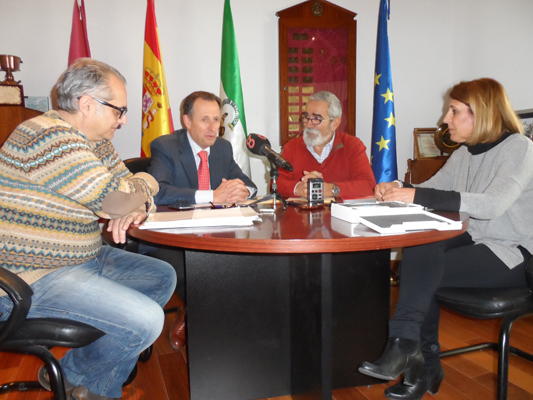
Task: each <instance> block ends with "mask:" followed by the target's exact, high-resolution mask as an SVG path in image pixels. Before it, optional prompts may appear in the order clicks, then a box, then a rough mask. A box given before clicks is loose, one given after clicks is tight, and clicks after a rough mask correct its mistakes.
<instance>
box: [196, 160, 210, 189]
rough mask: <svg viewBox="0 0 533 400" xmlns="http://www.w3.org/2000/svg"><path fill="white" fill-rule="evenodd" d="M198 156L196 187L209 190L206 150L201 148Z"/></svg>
mask: <svg viewBox="0 0 533 400" xmlns="http://www.w3.org/2000/svg"><path fill="white" fill-rule="evenodd" d="M198 155H199V156H200V166H199V167H198V189H199V190H209V165H208V164H207V151H205V150H202V151H200V152H199V153H198Z"/></svg>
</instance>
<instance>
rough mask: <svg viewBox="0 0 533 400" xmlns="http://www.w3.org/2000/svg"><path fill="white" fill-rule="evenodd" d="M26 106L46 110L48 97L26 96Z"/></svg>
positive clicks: (48, 102) (48, 105) (48, 108)
mask: <svg viewBox="0 0 533 400" xmlns="http://www.w3.org/2000/svg"><path fill="white" fill-rule="evenodd" d="M25 102H26V108H31V109H33V110H37V111H42V112H43V113H44V112H47V111H49V110H50V98H49V97H47V96H26V97H25Z"/></svg>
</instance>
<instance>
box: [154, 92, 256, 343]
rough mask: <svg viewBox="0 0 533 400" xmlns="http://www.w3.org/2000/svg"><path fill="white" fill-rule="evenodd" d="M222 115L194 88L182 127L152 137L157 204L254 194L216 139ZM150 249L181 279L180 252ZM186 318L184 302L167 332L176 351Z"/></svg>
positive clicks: (213, 98) (211, 98)
mask: <svg viewBox="0 0 533 400" xmlns="http://www.w3.org/2000/svg"><path fill="white" fill-rule="evenodd" d="M220 119H221V118H220V99H219V98H218V97H217V96H215V95H214V94H212V93H207V92H194V93H191V94H190V95H189V96H187V97H186V98H185V100H183V103H182V122H183V125H184V126H185V128H186V129H180V130H178V131H176V132H174V133H173V134H171V135H165V136H161V137H159V138H157V139H155V140H154V141H152V143H151V145H150V150H151V153H152V154H151V156H152V160H151V164H150V167H149V168H148V172H149V173H150V174H151V175H152V176H153V177H154V178H155V179H156V180H157V181H158V182H159V193H158V194H157V196H155V197H154V201H155V203H156V204H157V205H169V204H174V203H176V202H178V201H180V200H185V201H186V202H187V203H190V204H198V203H208V202H210V201H214V202H222V203H235V202H240V201H244V200H246V198H250V197H253V196H254V195H255V193H256V192H257V188H256V186H255V184H254V183H253V182H252V181H251V180H250V178H248V177H247V176H246V175H245V174H244V173H243V172H242V171H241V169H240V168H239V166H238V165H237V163H236V162H235V161H234V160H233V150H232V147H231V143H230V142H228V141H227V140H225V139H221V138H218V131H219V128H220ZM145 250H146V249H145ZM148 254H150V255H152V256H154V257H156V258H159V259H161V260H165V261H168V262H169V263H170V264H172V266H173V267H174V269H175V270H176V273H177V275H178V276H179V277H180V278H181V280H180V282H183V281H184V264H185V262H184V255H183V252H182V251H180V250H177V249H171V248H167V247H161V248H156V249H153V248H152V249H150V251H149V252H148ZM176 290H177V292H178V294H179V295H180V297H181V298H182V299H184V292H185V288H184V287H183V286H182V285H179V284H178V287H177V288H176ZM184 321H185V309H184V308H183V307H182V308H181V309H180V310H179V311H178V314H177V316H176V321H175V322H174V325H173V326H172V328H171V329H170V332H169V342H170V345H171V346H172V347H173V348H174V349H176V350H177V349H179V348H180V347H182V346H184V345H185V322H184Z"/></svg>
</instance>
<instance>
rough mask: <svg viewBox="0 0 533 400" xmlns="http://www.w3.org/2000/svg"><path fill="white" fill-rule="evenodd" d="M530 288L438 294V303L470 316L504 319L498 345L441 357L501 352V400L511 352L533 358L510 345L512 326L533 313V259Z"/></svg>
mask: <svg viewBox="0 0 533 400" xmlns="http://www.w3.org/2000/svg"><path fill="white" fill-rule="evenodd" d="M526 280H527V283H528V286H529V289H515V288H493V289H492V288H491V289H484V288H442V289H439V290H438V291H437V293H436V299H437V302H438V303H439V304H440V305H441V306H444V307H446V308H449V309H451V310H453V311H457V312H458V313H461V314H463V315H466V316H467V317H471V318H477V319H493V318H501V317H503V320H502V324H501V327H500V339H499V342H498V343H480V344H477V345H474V346H467V347H462V348H459V349H454V350H448V351H444V352H442V353H441V354H440V356H441V358H443V357H448V356H453V355H457V354H464V353H468V352H471V351H475V350H482V349H486V348H490V349H493V350H497V351H498V389H497V391H498V393H497V399H498V400H505V399H507V381H508V373H509V353H512V354H515V355H517V356H520V357H522V358H525V359H527V360H529V361H533V355H531V354H529V353H526V352H524V351H522V350H520V349H517V348H516V347H512V346H510V345H509V339H510V334H511V327H512V325H513V322H514V321H516V320H517V319H518V318H522V317H526V316H528V315H531V314H533V294H532V293H531V290H533V257H531V258H530V259H529V261H528V262H527V265H526Z"/></svg>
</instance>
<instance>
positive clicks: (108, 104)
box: [78, 96, 128, 119]
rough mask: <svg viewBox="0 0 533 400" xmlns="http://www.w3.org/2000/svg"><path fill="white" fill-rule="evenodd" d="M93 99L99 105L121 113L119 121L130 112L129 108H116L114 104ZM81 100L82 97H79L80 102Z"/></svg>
mask: <svg viewBox="0 0 533 400" xmlns="http://www.w3.org/2000/svg"><path fill="white" fill-rule="evenodd" d="M91 97H92V96H91ZM92 98H93V99H94V100H96V101H97V102H98V103H100V104H102V105H104V106H107V107H111V108H112V109H114V110H117V111H120V115H119V117H118V119H120V118H122V117H123V116H124V115H126V113H127V112H128V107H117V106H114V105H113V104H110V103H108V102H107V101H104V100H102V99H99V98H96V97H92ZM79 99H81V96H80V97H78V100H79Z"/></svg>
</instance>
